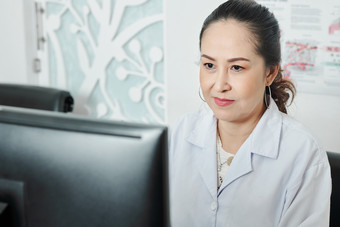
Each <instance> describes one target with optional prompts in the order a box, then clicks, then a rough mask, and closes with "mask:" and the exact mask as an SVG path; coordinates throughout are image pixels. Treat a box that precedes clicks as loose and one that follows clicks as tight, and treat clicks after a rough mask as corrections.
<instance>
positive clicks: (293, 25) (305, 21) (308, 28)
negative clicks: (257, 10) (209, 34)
mask: <svg viewBox="0 0 340 227" xmlns="http://www.w3.org/2000/svg"><path fill="white" fill-rule="evenodd" d="M257 2H259V3H260V4H263V5H265V6H267V7H268V8H269V9H270V10H271V11H272V12H273V13H274V15H275V16H276V18H277V19H278V21H279V24H280V29H281V47H282V50H281V51H282V69H283V70H284V75H285V77H289V78H291V79H292V80H293V81H294V83H295V85H296V87H297V89H298V91H302V92H307V93H315V94H325V95H340V1H334V0H323V1H320V0H309V1H305V0H258V1H257Z"/></svg>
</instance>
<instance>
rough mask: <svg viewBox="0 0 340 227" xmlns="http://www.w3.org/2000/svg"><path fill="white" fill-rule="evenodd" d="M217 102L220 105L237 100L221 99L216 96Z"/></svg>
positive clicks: (229, 103)
mask: <svg viewBox="0 0 340 227" xmlns="http://www.w3.org/2000/svg"><path fill="white" fill-rule="evenodd" d="M214 101H215V104H216V105H218V106H229V105H231V104H233V103H234V102H235V100H230V99H220V98H217V97H215V98H214Z"/></svg>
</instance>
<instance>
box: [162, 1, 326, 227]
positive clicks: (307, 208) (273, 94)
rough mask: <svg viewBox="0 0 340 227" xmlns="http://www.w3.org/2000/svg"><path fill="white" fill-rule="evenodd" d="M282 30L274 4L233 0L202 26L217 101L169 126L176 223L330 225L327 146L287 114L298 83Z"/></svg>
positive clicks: (210, 99) (206, 67)
mask: <svg viewBox="0 0 340 227" xmlns="http://www.w3.org/2000/svg"><path fill="white" fill-rule="evenodd" d="M279 39H280V30H279V26H278V22H277V20H276V19H275V17H274V16H273V14H272V13H270V12H269V11H268V9H267V8H265V7H263V6H261V5H259V4H257V3H256V2H255V1H249V0H230V1H228V2H226V3H224V4H222V5H220V6H219V7H218V8H217V9H216V10H215V11H213V12H212V13H211V14H210V15H209V16H208V18H207V19H206V20H205V22H204V24H203V27H202V30H201V34H200V50H201V64H200V84H201V89H202V92H203V96H204V99H205V101H206V103H207V104H208V106H209V108H206V109H202V110H199V111H197V112H194V113H190V114H187V115H185V116H184V117H182V118H181V119H180V120H179V121H178V123H177V124H176V126H175V127H174V128H173V130H172V132H171V135H170V148H169V149H170V150H169V152H170V157H169V158H170V208H171V209H170V212H171V225H172V226H173V227H177V226H179V227H181V226H183V227H187V226H204V227H210V226H231V227H234V226H236V227H243V226H245V227H250V226H251V227H254V226H261V227H265V226H282V227H287V226H309V227H310V226H318V227H321V226H328V223H329V209H330V193H331V177H330V167H329V163H328V159H327V155H326V153H325V151H324V150H323V149H322V148H321V147H320V145H319V143H318V142H317V140H316V139H315V138H314V137H313V136H312V135H311V134H310V133H309V132H308V131H307V130H306V129H305V128H304V127H303V126H302V125H301V124H300V123H298V122H297V121H295V120H294V119H292V118H290V117H289V116H287V114H286V112H287V111H286V104H287V101H288V99H289V97H290V94H291V95H293V96H294V92H295V88H294V85H293V84H292V83H291V82H290V81H289V80H286V79H283V76H282V74H281V68H280V58H281V52H280V40H279Z"/></svg>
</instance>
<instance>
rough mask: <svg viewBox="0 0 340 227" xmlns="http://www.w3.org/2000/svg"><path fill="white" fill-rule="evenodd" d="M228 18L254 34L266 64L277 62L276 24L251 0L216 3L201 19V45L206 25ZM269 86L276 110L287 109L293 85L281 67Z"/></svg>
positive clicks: (261, 7) (265, 11)
mask: <svg viewBox="0 0 340 227" xmlns="http://www.w3.org/2000/svg"><path fill="white" fill-rule="evenodd" d="M227 19H234V20H236V21H238V22H241V23H244V24H245V26H246V27H247V28H248V29H249V31H250V32H251V33H252V34H253V36H254V37H253V38H254V40H255V42H254V45H255V51H256V53H257V54H259V55H260V56H262V57H263V58H264V61H265V64H266V67H269V68H272V67H274V66H276V65H277V64H280V61H281V46H280V28H279V24H278V22H277V20H276V18H275V16H274V14H273V13H271V12H270V11H269V10H268V8H266V7H264V6H262V5H260V4H258V3H256V2H255V1H253V0H229V1H227V2H225V3H223V4H221V5H220V6H219V7H217V8H216V9H215V10H214V11H213V12H212V13H211V14H210V15H209V16H208V17H207V18H206V19H205V21H204V23H203V26H202V29H201V33H200V48H201V41H202V36H203V34H204V32H205V30H206V29H207V28H208V27H209V25H210V24H212V23H214V22H217V21H223V20H224V21H225V20H227ZM270 88H271V94H272V97H273V99H274V100H275V102H276V104H277V106H278V108H279V110H280V111H281V112H284V113H287V109H286V106H287V102H288V100H289V97H290V93H291V95H292V99H291V102H292V101H293V99H294V96H295V86H294V84H293V83H292V82H291V81H290V80H289V79H287V78H284V77H283V75H282V69H281V67H280V69H279V72H278V74H277V75H276V77H275V79H274V81H273V83H272V84H271V85H270ZM289 92H290V93H289ZM291 102H290V103H291Z"/></svg>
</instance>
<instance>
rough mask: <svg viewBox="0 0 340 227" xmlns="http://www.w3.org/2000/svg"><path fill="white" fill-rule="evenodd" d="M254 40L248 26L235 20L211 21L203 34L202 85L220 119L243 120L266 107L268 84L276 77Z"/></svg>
mask: <svg viewBox="0 0 340 227" xmlns="http://www.w3.org/2000/svg"><path fill="white" fill-rule="evenodd" d="M252 40H253V37H252V36H251V33H250V32H249V31H248V30H247V28H246V27H245V25H244V24H242V23H240V22H237V21H234V20H227V21H219V22H215V23H212V24H210V25H209V27H208V28H207V29H206V30H205V32H204V34H203V37H202V40H201V64H200V84H201V88H202V92H203V96H204V98H205V100H206V102H207V104H208V105H209V107H210V108H211V109H212V111H213V112H214V114H215V116H216V118H217V119H219V120H222V121H229V122H244V121H248V120H251V119H255V118H259V117H260V116H261V115H262V114H263V112H264V110H265V105H264V101H263V98H264V91H265V86H266V85H267V84H270V83H271V79H274V78H272V76H271V75H269V74H270V70H268V69H267V68H266V67H265V62H264V59H263V58H262V57H261V56H259V55H257V54H256V52H255V46H254V44H253V43H251V42H252Z"/></svg>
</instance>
